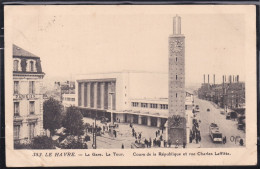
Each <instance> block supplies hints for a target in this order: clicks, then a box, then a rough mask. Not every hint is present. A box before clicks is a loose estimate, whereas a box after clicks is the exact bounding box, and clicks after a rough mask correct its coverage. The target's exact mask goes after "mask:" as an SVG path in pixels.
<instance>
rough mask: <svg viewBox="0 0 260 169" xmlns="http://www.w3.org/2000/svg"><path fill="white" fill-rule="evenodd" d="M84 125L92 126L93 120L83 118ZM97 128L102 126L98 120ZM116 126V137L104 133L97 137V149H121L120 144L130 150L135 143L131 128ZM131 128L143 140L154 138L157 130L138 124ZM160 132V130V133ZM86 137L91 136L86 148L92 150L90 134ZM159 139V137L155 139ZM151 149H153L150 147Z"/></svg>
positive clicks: (127, 124)
mask: <svg viewBox="0 0 260 169" xmlns="http://www.w3.org/2000/svg"><path fill="white" fill-rule="evenodd" d="M83 121H84V123H90V124H93V122H94V120H93V119H91V118H86V117H84V118H83ZM96 124H97V126H100V127H101V128H102V126H103V125H104V124H102V123H101V122H100V121H99V120H97V121H96ZM116 124H118V126H119V127H118V128H116V129H115V130H116V131H117V137H115V136H113V135H111V134H109V133H106V132H105V133H104V135H101V136H97V149H121V148H122V144H123V145H124V148H125V149H129V148H131V144H132V143H134V142H135V137H133V136H132V128H130V126H129V123H116ZM133 128H134V129H135V131H136V133H137V135H138V134H139V133H141V135H142V138H143V139H145V138H146V139H147V140H148V139H149V138H151V139H152V140H153V139H154V138H155V137H156V135H155V132H156V131H158V130H159V128H158V127H149V126H145V125H139V124H133ZM161 132H162V131H161V130H160V133H161ZM88 135H90V136H91V140H90V141H89V142H88V147H89V148H90V149H91V148H92V143H93V136H92V134H91V133H88ZM162 136H163V139H165V138H166V133H165V130H164V133H163V134H162ZM157 138H159V136H158V137H157ZM152 148H153V147H152Z"/></svg>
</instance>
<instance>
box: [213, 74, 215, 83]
mask: <svg viewBox="0 0 260 169" xmlns="http://www.w3.org/2000/svg"><path fill="white" fill-rule="evenodd" d="M213 83H214V85H215V74H214V75H213Z"/></svg>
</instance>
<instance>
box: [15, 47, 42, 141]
mask: <svg viewBox="0 0 260 169" xmlns="http://www.w3.org/2000/svg"><path fill="white" fill-rule="evenodd" d="M43 77H44V73H43V72H42V68H41V62H40V58H39V57H38V56H35V55H34V54H31V53H30V52H28V51H25V50H24V49H22V48H20V47H18V46H16V45H13V81H14V83H13V104H14V105H13V113H14V122H13V129H14V133H13V136H14V142H15V143H16V142H30V141H31V140H32V139H33V138H34V137H35V136H39V135H42V134H43V132H44V130H43V94H42V93H41V92H42V90H41V88H42V79H43Z"/></svg>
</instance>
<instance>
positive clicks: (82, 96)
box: [81, 83, 85, 107]
mask: <svg viewBox="0 0 260 169" xmlns="http://www.w3.org/2000/svg"><path fill="white" fill-rule="evenodd" d="M84 84H85V83H81V106H82V107H84Z"/></svg>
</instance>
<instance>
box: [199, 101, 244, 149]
mask: <svg viewBox="0 0 260 169" xmlns="http://www.w3.org/2000/svg"><path fill="white" fill-rule="evenodd" d="M194 103H195V105H199V108H200V112H199V113H197V116H198V119H200V120H201V123H200V131H201V143H200V144H201V148H211V147H212V148H216V147H217V148H222V147H223V148H224V147H225V148H226V147H242V146H240V145H239V143H238V142H236V143H235V141H233V142H232V141H231V140H232V139H231V140H230V137H231V136H234V137H237V136H240V137H241V138H243V140H244V143H246V140H245V132H244V131H242V130H238V129H237V121H236V120H235V121H233V120H226V117H225V115H222V114H220V109H219V108H217V107H216V106H214V105H213V104H212V103H211V102H209V101H206V100H201V99H198V98H197V97H194ZM208 108H209V109H210V111H209V112H208V111H207V109H208ZM211 123H216V124H217V125H218V126H219V129H220V132H222V135H223V136H226V137H227V143H226V144H222V143H213V142H212V140H211V138H210V136H209V125H210V124H211Z"/></svg>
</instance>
